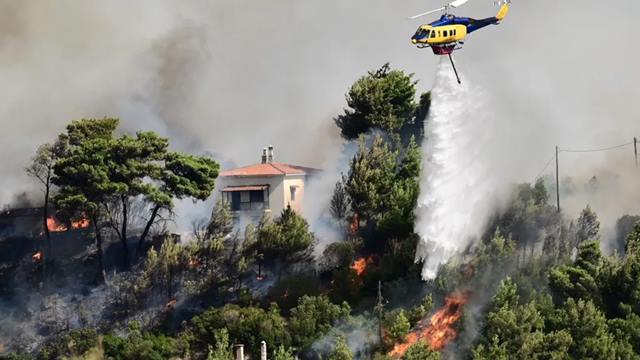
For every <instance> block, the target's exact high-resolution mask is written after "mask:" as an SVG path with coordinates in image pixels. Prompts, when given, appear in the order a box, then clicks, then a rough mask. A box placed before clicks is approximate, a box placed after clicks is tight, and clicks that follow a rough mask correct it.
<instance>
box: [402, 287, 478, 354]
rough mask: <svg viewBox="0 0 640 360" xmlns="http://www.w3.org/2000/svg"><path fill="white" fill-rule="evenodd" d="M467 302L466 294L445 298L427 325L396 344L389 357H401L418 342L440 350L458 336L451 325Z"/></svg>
mask: <svg viewBox="0 0 640 360" xmlns="http://www.w3.org/2000/svg"><path fill="white" fill-rule="evenodd" d="M468 300H469V293H468V292H458V291H456V292H454V293H453V294H451V295H449V296H447V297H446V298H445V304H444V306H443V307H442V308H440V310H438V311H436V313H435V314H433V316H431V319H430V320H429V325H427V326H426V327H423V328H420V329H417V330H415V331H413V332H411V333H409V335H407V338H406V340H405V342H404V343H401V344H396V345H395V346H394V347H393V350H391V352H389V356H392V357H396V358H400V357H402V356H403V355H404V353H405V352H407V350H408V349H409V348H410V347H411V346H412V345H413V344H415V343H416V342H418V341H420V340H422V341H425V342H427V343H428V344H429V345H430V346H431V348H432V349H434V350H442V349H443V348H444V347H445V346H447V345H448V344H449V343H450V342H451V341H453V340H455V338H456V336H458V333H457V332H456V330H455V329H454V328H453V325H454V324H455V323H456V322H457V321H458V320H460V318H461V317H462V308H463V306H464V304H466V303H467V301H468Z"/></svg>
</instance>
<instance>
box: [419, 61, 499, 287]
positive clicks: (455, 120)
mask: <svg viewBox="0 0 640 360" xmlns="http://www.w3.org/2000/svg"><path fill="white" fill-rule="evenodd" d="M485 103H486V101H485V100H484V95H483V92H482V89H479V88H477V87H474V86H473V85H472V84H471V83H470V82H469V80H468V79H466V78H463V80H462V84H458V82H457V80H456V77H455V74H454V72H453V69H452V67H451V64H450V63H449V60H448V59H447V58H442V61H441V62H440V64H439V66H438V71H437V74H436V80H435V84H434V88H433V90H432V93H431V109H430V113H429V118H428V119H427V122H426V125H425V127H426V128H425V134H426V140H425V145H424V146H423V161H424V163H423V166H422V179H421V182H422V183H421V194H420V197H419V199H418V206H417V209H416V217H417V223H416V230H417V232H418V234H419V235H420V238H421V239H420V242H419V244H418V249H417V252H416V261H423V264H424V265H423V270H422V277H423V278H425V279H433V278H435V276H436V275H437V272H438V268H439V267H440V265H442V264H443V263H445V262H446V261H447V260H448V259H449V258H450V257H451V256H452V255H454V254H455V253H456V252H458V251H461V250H464V249H466V248H467V247H468V246H469V245H471V244H473V243H474V241H475V240H476V239H478V237H479V236H480V234H481V233H482V231H483V230H484V228H485V226H486V224H487V222H488V220H489V217H490V216H491V214H492V210H493V209H495V195H496V194H495V192H496V188H497V186H499V185H498V184H497V183H496V182H495V179H494V177H495V176H494V175H495V172H492V171H491V169H490V165H489V162H488V161H486V160H485V161H483V160H482V159H490V158H491V157H490V154H487V149H488V148H489V146H487V145H488V144H489V143H490V142H491V130H490V125H489V123H490V121H488V122H487V121H486V120H487V114H488V112H487V111H486V109H485Z"/></svg>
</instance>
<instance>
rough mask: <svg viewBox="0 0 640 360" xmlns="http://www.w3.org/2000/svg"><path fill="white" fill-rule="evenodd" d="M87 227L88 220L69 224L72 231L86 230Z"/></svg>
mask: <svg viewBox="0 0 640 360" xmlns="http://www.w3.org/2000/svg"><path fill="white" fill-rule="evenodd" d="M88 227H89V219H80V220H78V221H72V222H71V228H72V229H86V228H88Z"/></svg>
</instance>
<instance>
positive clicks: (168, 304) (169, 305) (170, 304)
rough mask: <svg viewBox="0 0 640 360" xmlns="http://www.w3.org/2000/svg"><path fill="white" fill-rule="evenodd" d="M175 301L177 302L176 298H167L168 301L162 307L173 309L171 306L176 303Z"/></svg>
mask: <svg viewBox="0 0 640 360" xmlns="http://www.w3.org/2000/svg"><path fill="white" fill-rule="evenodd" d="M177 302H178V300H176V299H171V300H169V302H168V303H167V304H166V305H165V306H164V307H165V309H167V310H171V309H173V307H174V306H175V305H176V303H177Z"/></svg>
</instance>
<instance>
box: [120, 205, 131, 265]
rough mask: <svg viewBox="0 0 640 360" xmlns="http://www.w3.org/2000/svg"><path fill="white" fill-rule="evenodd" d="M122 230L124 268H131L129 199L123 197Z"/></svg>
mask: <svg viewBox="0 0 640 360" xmlns="http://www.w3.org/2000/svg"><path fill="white" fill-rule="evenodd" d="M120 199H121V200H122V230H121V232H120V234H121V237H120V241H121V242H122V248H123V250H124V266H125V267H126V268H128V267H129V245H128V244H127V221H128V220H129V218H128V214H127V198H126V196H124V195H123V196H122V197H121V198H120Z"/></svg>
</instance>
